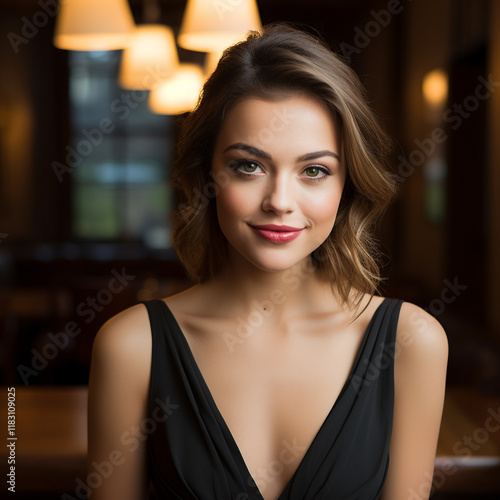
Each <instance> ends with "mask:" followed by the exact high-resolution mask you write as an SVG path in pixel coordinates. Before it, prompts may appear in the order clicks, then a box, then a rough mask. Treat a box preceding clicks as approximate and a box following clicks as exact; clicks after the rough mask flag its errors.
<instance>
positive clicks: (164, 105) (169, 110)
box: [148, 63, 204, 115]
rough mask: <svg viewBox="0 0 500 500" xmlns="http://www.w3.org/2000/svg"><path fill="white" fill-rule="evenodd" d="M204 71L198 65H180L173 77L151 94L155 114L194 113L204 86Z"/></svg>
mask: <svg viewBox="0 0 500 500" xmlns="http://www.w3.org/2000/svg"><path fill="white" fill-rule="evenodd" d="M203 82H204V75H203V70H202V69H201V67H200V66H198V65H197V64H187V63H184V64H180V65H179V67H178V69H177V70H176V71H175V73H174V74H173V76H172V77H170V78H169V79H167V80H165V81H163V82H161V83H160V84H159V85H158V86H157V87H156V88H155V89H153V90H152V91H151V92H150V94H149V101H148V105H149V108H150V109H151V111H153V113H157V114H164V115H176V114H180V113H185V112H187V111H192V110H193V109H194V107H195V106H196V103H197V102H198V98H199V96H200V91H201V88H202V86H203Z"/></svg>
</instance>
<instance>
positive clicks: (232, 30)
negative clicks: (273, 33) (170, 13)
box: [178, 0, 262, 52]
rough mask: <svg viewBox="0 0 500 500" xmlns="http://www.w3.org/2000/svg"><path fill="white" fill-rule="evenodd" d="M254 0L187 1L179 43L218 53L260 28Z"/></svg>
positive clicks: (185, 46)
mask: <svg viewBox="0 0 500 500" xmlns="http://www.w3.org/2000/svg"><path fill="white" fill-rule="evenodd" d="M261 26H262V25H261V22H260V16H259V10H258V8H257V3H256V0H228V1H216V0H215V1H214V0H188V3H187V6H186V10H185V11H184V17H183V19H182V24H181V29H180V32H179V37H178V41H179V45H180V46H181V47H184V48H186V49H190V50H196V51H200V52H218V51H221V50H222V49H224V48H226V47H229V46H230V45H233V44H234V43H236V42H238V41H240V40H241V39H243V38H244V36H245V35H246V33H247V32H248V31H249V30H260V29H261Z"/></svg>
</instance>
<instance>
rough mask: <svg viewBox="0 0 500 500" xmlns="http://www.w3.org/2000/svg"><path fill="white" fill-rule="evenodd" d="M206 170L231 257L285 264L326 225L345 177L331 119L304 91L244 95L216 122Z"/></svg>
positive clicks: (269, 265)
mask: <svg viewBox="0 0 500 500" xmlns="http://www.w3.org/2000/svg"><path fill="white" fill-rule="evenodd" d="M212 174H213V176H214V179H215V182H216V185H217V188H218V190H217V195H216V204H217V217H218V221H219V225H220V228H221V230H222V232H223V234H224V235H225V237H226V238H227V240H228V242H229V244H230V246H229V247H230V255H231V264H233V265H234V264H237V262H238V259H241V258H243V259H245V260H246V261H247V262H250V263H251V264H252V265H254V266H256V267H257V268H259V269H262V270H265V271H270V272H276V271H283V270H286V269H289V268H291V267H292V266H294V265H296V264H299V263H301V262H302V261H303V260H304V259H308V258H309V256H310V254H311V253H312V252H313V251H314V250H315V249H316V248H318V247H319V246H320V245H321V244H322V243H323V242H324V241H325V240H326V238H327V237H328V235H329V234H330V232H331V230H332V228H333V225H334V222H335V217H336V215H337V210H338V207H339V203H340V198H341V196H342V189H343V187H344V181H345V169H344V166H343V162H341V161H340V140H339V133H338V130H337V126H336V124H335V123H334V121H333V119H332V117H331V115H330V113H329V112H328V111H327V110H326V109H325V108H323V107H322V105H321V104H319V103H318V102H316V101H315V100H313V99H311V98H310V97H306V96H303V95H291V96H287V97H285V98H283V99H279V100H266V99H260V98H253V97H252V98H248V99H245V100H243V101H240V102H239V103H238V104H236V105H235V106H234V107H233V108H232V109H231V110H230V112H229V113H228V114H227V115H226V118H225V120H224V122H223V124H222V128H221V130H220V132H219V134H218V136H217V140H216V143H215V150H214V157H213V164H212Z"/></svg>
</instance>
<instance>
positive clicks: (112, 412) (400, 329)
mask: <svg viewBox="0 0 500 500" xmlns="http://www.w3.org/2000/svg"><path fill="white" fill-rule="evenodd" d="M386 154H387V140H386V137H385V135H384V134H383V132H382V131H381V129H380V126H379V124H378V122H377V120H376V119H375V117H374V115H373V113H372V111H371V110H370V108H369V106H368V105H367V103H366V100H365V98H364V94H363V90H362V87H361V84H360V82H359V80H358V79H357V77H356V76H355V74H354V72H353V71H352V70H351V69H350V68H349V67H348V66H347V65H346V64H345V63H344V62H342V61H341V60H340V59H339V58H338V57H337V56H336V55H334V54H333V53H332V52H331V51H330V50H328V49H327V48H326V47H324V46H323V45H322V44H321V43H320V42H319V41H318V40H316V39H315V38H313V37H311V36H310V35H308V34H306V33H303V32H301V31H297V30H295V29H293V28H290V27H287V26H284V25H275V26H271V27H266V28H265V29H264V30H263V32H262V33H260V34H252V35H250V36H249V37H248V39H247V40H246V41H244V42H241V43H239V44H237V45H235V46H233V47H232V48H230V49H228V50H227V51H226V52H225V53H224V55H223V56H222V58H221V61H220V62H219V65H218V67H217V69H216V70H215V72H214V73H213V75H212V76H211V77H210V79H209V80H208V81H207V83H206V85H205V86H204V89H203V93H202V96H201V99H200V101H199V103H198V106H197V108H196V109H195V110H194V111H193V112H192V113H191V114H190V115H189V116H188V118H187V119H186V120H185V122H184V124H183V133H182V137H181V140H180V144H179V156H178V160H177V162H176V165H175V167H174V172H173V179H174V182H175V184H176V185H177V186H178V187H179V188H180V189H181V191H182V193H183V195H184V200H183V202H182V203H181V204H180V205H179V207H178V209H177V211H176V213H175V214H174V222H175V229H174V242H175V246H176V249H177V251H178V254H179V257H180V259H181V260H182V262H183V263H184V265H185V267H186V269H187V270H188V272H189V273H190V274H191V275H192V276H193V277H194V278H196V280H197V282H198V284H197V285H196V286H194V287H192V288H190V289H188V290H186V291H185V292H183V293H180V294H178V295H175V296H172V297H168V298H166V299H164V300H156V301H150V302H147V303H145V304H138V305H136V306H134V307H132V308H130V309H127V310H125V311H123V312H122V313H121V314H119V315H117V316H115V317H114V318H112V319H111V320H109V321H108V322H107V323H106V324H105V325H104V326H103V327H102V329H101V330H100V332H99V334H98V336H97V338H96V341H95V345H94V352H93V360H92V368H91V376H90V388H89V476H88V485H87V486H88V488H89V492H90V493H91V495H92V497H91V498H92V499H93V500H104V499H105V500H109V499H111V498H119V499H120V500H138V499H142V498H146V496H147V491H148V486H151V488H150V490H153V491H154V494H155V498H161V499H174V498H175V499H182V500H191V499H193V500H194V499H197V500H247V499H248V500H250V499H251V500H262V499H265V500H275V499H280V500H305V499H311V500H313V499H314V500H332V499H360V500H361V499H362V500H370V499H377V498H382V499H384V500H403V499H410V498H411V499H412V500H416V499H424V498H428V496H429V492H430V488H431V482H432V473H433V467H434V455H435V450H436V443H437V438H438V431H439V425H440V419H441V412H442V406H443V397H444V387H445V373H446V362H447V341H446V337H445V334H444V332H443V330H442V328H441V327H440V325H439V324H438V322H437V321H435V320H434V319H433V318H432V317H431V316H429V315H428V314H427V313H425V312H424V311H423V310H421V309H419V308H418V307H416V306H414V305H412V304H409V303H402V301H399V300H394V299H385V298H383V297H380V296H377V295H376V290H377V283H378V281H379V269H378V266H377V259H376V252H375V247H374V244H373V238H372V235H371V232H370V231H371V230H372V228H373V224H374V222H376V220H377V219H378V218H379V217H380V215H381V213H382V212H383V210H384V208H385V207H386V205H387V203H388V202H389V201H390V199H391V198H392V196H393V193H394V184H393V181H392V178H391V176H390V174H389V173H388V172H387V170H386V167H385V156H386Z"/></svg>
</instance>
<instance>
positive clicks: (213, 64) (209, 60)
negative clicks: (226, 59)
mask: <svg viewBox="0 0 500 500" xmlns="http://www.w3.org/2000/svg"><path fill="white" fill-rule="evenodd" d="M222 52H223V50H218V51H217V52H209V53H208V54H207V55H206V57H205V75H206V76H207V78H208V77H209V76H210V75H211V74H212V73H213V72H214V71H215V68H217V64H219V59H220V58H221V56H222Z"/></svg>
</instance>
